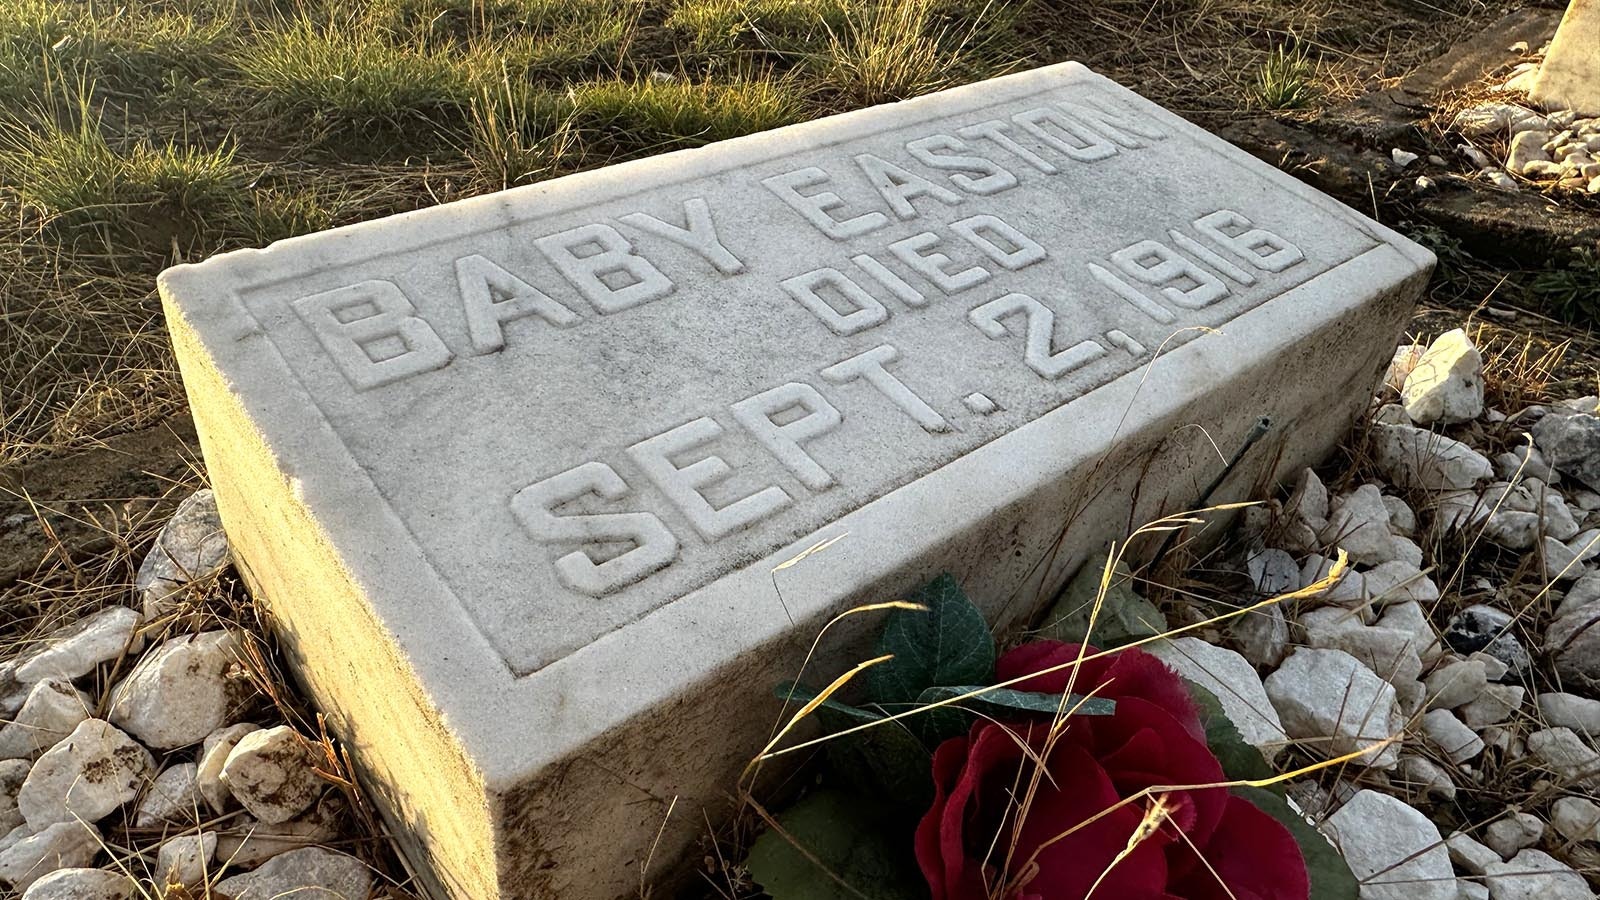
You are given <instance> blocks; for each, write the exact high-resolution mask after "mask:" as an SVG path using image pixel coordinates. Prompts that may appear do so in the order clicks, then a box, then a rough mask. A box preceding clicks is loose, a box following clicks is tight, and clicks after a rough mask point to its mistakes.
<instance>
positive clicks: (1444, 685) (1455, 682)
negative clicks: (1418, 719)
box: [1424, 659, 1489, 709]
mask: <svg viewBox="0 0 1600 900" xmlns="http://www.w3.org/2000/svg"><path fill="white" fill-rule="evenodd" d="M1424 681H1425V682H1426V683H1427V685H1428V708H1429V709H1455V708H1456V707H1458V706H1463V705H1465V704H1467V703H1471V702H1472V701H1473V700H1475V699H1477V698H1478V696H1479V695H1480V694H1482V693H1483V690H1484V689H1485V688H1487V687H1488V686H1489V670H1488V667H1487V666H1485V665H1484V664H1483V661H1482V660H1477V659H1472V660H1461V661H1459V662H1452V663H1448V664H1442V665H1440V666H1439V667H1438V668H1437V669H1434V670H1433V671H1432V672H1429V673H1428V677H1427V678H1426V679H1424Z"/></svg>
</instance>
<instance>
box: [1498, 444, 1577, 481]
mask: <svg viewBox="0 0 1600 900" xmlns="http://www.w3.org/2000/svg"><path fill="white" fill-rule="evenodd" d="M1494 472H1495V475H1496V476H1498V477H1499V478H1501V479H1504V480H1505V481H1512V480H1513V479H1516V480H1521V479H1527V478H1537V479H1539V480H1540V481H1542V482H1544V483H1545V484H1551V485H1553V484H1558V483H1560V481H1561V473H1560V472H1557V471H1556V470H1555V467H1554V466H1552V465H1550V463H1549V461H1547V460H1546V459H1545V458H1544V454H1542V453H1540V452H1539V449H1538V448H1537V447H1535V446H1533V445H1532V444H1525V445H1523V446H1521V447H1518V448H1516V449H1515V450H1507V451H1506V452H1504V453H1502V454H1500V455H1499V456H1496V457H1495V458H1494Z"/></svg>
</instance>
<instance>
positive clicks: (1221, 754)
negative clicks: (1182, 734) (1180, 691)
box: [1183, 678, 1277, 781]
mask: <svg viewBox="0 0 1600 900" xmlns="http://www.w3.org/2000/svg"><path fill="white" fill-rule="evenodd" d="M1183 683H1184V684H1185V685H1186V686H1188V688H1189V694H1190V695H1191V696H1192V697H1194V702H1195V703H1196V704H1197V705H1199V707H1200V722H1201V724H1203V725H1205V728H1206V746H1207V747H1210V748H1211V752H1212V753H1213V754H1215V755H1216V757H1217V762H1220V763H1222V774H1224V775H1226V776H1228V780H1229V781H1259V780H1261V779H1263V778H1271V777H1272V776H1273V775H1275V774H1277V773H1276V772H1274V771H1273V770H1272V766H1270V765H1268V764H1267V760H1266V757H1264V756H1262V755H1261V751H1260V750H1258V749H1256V748H1255V747H1253V746H1251V745H1250V744H1248V743H1246V742H1245V739H1244V737H1243V736H1242V735H1240V734H1239V729H1238V727H1237V726H1235V725H1234V724H1233V720H1232V719H1229V718H1228V714H1227V713H1225V712H1223V711H1222V701H1221V700H1218V699H1217V695H1216V694H1213V693H1212V692H1211V690H1210V689H1209V688H1207V687H1205V686H1204V685H1200V684H1196V683H1194V682H1193V681H1190V680H1189V679H1187V678H1185V679H1184V680H1183Z"/></svg>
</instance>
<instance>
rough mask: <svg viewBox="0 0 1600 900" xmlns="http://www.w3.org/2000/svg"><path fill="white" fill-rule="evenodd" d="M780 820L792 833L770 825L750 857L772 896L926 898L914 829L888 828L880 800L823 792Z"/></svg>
mask: <svg viewBox="0 0 1600 900" xmlns="http://www.w3.org/2000/svg"><path fill="white" fill-rule="evenodd" d="M777 820H778V824H779V825H781V826H783V830H784V831H786V832H788V837H787V838H786V837H785V836H784V835H782V834H779V833H778V832H777V830H775V829H768V830H767V832H766V833H765V834H763V835H761V837H759V838H757V839H756V842H755V844H754V845H753V846H752V847H751V848H750V855H749V856H748V857H746V858H745V866H746V867H747V868H748V869H749V870H750V877H751V878H752V879H753V880H754V881H755V882H756V883H757V884H759V885H761V888H762V889H763V890H765V891H766V892H767V893H768V894H770V895H771V896H772V897H773V900H861V898H862V897H865V898H868V900H926V898H927V896H928V891H927V888H926V887H924V886H923V880H922V875H921V873H920V872H919V871H918V870H917V865H916V860H915V858H914V857H913V856H912V847H911V834H910V832H909V831H906V830H904V829H896V828H891V827H885V825H886V823H885V822H884V819H883V816H882V814H881V809H880V807H879V805H878V804H876V803H871V802H867V801H864V800H863V799H861V798H858V797H854V796H852V795H850V794H848V793H845V792H844V791H838V790H827V789H824V790H820V791H816V792H814V793H812V794H811V795H810V796H807V797H806V798H805V799H803V800H801V801H800V802H798V803H796V804H794V805H793V806H791V807H789V808H788V809H786V810H784V811H783V812H781V813H779V814H778V815H777ZM789 838H793V840H794V843H791V842H790V840H789ZM795 844H799V846H800V847H804V848H805V851H806V853H809V854H810V855H811V856H812V857H814V858H815V860H816V862H813V861H812V860H811V859H808V858H807V857H806V853H802V852H801V851H800V850H799V849H797V848H796V846H795ZM817 863H821V867H819V866H818V865H817ZM830 873H831V874H830ZM834 876H837V878H835V877H834ZM841 880H842V881H843V882H844V883H845V884H847V885H849V888H847V887H845V886H844V885H841V884H840V883H839V882H840V881H841ZM851 888H853V889H854V890H853V891H852V890H851Z"/></svg>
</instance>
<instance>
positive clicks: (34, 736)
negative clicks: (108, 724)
mask: <svg viewBox="0 0 1600 900" xmlns="http://www.w3.org/2000/svg"><path fill="white" fill-rule="evenodd" d="M92 706H93V704H92V703H91V702H90V700H89V695H88V694H85V693H84V692H83V691H80V690H78V689H77V688H75V687H73V686H72V682H70V681H67V680H66V679H64V678H46V679H45V680H43V681H40V682H38V683H36V684H35V685H34V686H33V689H32V690H30V691H29V692H28V699H27V700H26V701H24V702H23V704H22V709H20V710H18V711H17V714H16V715H15V716H14V717H12V719H11V723H10V724H9V725H7V726H6V727H5V728H3V729H0V759H38V758H39V756H40V754H42V753H44V752H45V751H46V750H48V749H50V748H51V747H54V746H55V745H56V742H57V741H59V740H61V739H62V738H64V737H66V736H67V735H68V734H71V733H72V729H74V728H77V727H78V723H79V722H82V721H83V720H84V719H87V718H89V711H90V709H91V707H92Z"/></svg>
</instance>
